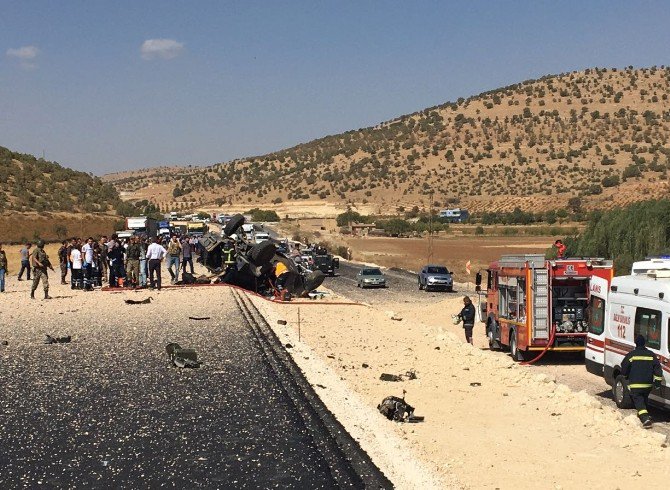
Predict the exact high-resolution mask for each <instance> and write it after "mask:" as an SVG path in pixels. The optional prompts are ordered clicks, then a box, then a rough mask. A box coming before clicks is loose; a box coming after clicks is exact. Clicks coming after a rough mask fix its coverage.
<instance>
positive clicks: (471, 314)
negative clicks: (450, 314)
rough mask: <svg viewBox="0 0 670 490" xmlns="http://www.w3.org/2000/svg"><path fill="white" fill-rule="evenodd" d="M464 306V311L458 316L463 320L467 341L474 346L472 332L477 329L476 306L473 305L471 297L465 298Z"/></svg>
mask: <svg viewBox="0 0 670 490" xmlns="http://www.w3.org/2000/svg"><path fill="white" fill-rule="evenodd" d="M463 305H464V306H463V309H462V310H461V312H460V313H459V314H458V316H459V318H460V319H461V320H463V329H464V330H465V340H466V341H467V342H468V344H472V343H473V342H472V330H473V329H474V328H475V305H473V304H472V300H471V299H470V297H469V296H465V297H464V298H463Z"/></svg>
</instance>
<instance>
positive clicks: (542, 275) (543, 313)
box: [533, 268, 549, 340]
mask: <svg viewBox="0 0 670 490" xmlns="http://www.w3.org/2000/svg"><path fill="white" fill-rule="evenodd" d="M533 284H534V285H535V291H534V294H533V319H534V321H533V338H534V339H542V340H549V318H548V316H549V271H548V270H547V269H546V268H542V269H533Z"/></svg>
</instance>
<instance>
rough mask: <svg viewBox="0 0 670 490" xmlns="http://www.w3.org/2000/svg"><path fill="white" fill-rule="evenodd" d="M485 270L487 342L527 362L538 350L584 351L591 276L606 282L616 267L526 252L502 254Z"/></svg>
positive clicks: (589, 260)
mask: <svg viewBox="0 0 670 490" xmlns="http://www.w3.org/2000/svg"><path fill="white" fill-rule="evenodd" d="M487 273H488V281H487V294H486V300H487V301H486V305H485V310H484V313H485V314H484V315H482V319H483V321H484V322H486V334H487V336H488V339H489V346H490V347H491V349H507V348H509V350H510V351H511V353H512V358H513V359H514V360H515V361H525V360H531V359H534V358H535V357H537V356H538V355H539V354H540V352H541V351H547V350H550V351H568V352H583V351H584V344H585V339H586V332H587V329H588V318H587V315H588V310H587V307H588V301H589V294H590V290H589V284H590V281H591V279H592V278H600V279H602V280H604V281H607V283H609V281H611V279H612V277H613V275H614V270H613V267H612V261H610V260H604V259H596V258H593V259H589V258H568V259H555V260H547V259H545V257H544V255H539V254H538V255H535V254H529V255H503V256H502V257H501V258H500V260H498V261H496V262H493V263H492V264H491V265H490V267H489V269H487Z"/></svg>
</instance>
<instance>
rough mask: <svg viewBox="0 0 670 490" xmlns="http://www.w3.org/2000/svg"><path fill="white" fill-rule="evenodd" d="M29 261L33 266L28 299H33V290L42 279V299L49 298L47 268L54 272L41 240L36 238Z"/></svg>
mask: <svg viewBox="0 0 670 490" xmlns="http://www.w3.org/2000/svg"><path fill="white" fill-rule="evenodd" d="M30 263H31V265H32V266H33V287H32V289H31V290H30V299H35V290H36V289H37V286H38V285H39V284H40V281H42V287H43V288H44V299H51V296H49V273H48V271H47V269H51V271H52V272H54V268H53V267H52V266H51V262H50V261H49V256H48V255H47V253H46V252H45V251H44V241H43V240H38V242H37V248H36V249H35V251H34V252H33V253H32V254H31V255H30Z"/></svg>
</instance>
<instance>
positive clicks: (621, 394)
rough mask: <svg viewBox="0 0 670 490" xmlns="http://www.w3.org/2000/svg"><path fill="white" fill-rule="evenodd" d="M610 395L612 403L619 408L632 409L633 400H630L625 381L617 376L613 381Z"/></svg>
mask: <svg viewBox="0 0 670 490" xmlns="http://www.w3.org/2000/svg"><path fill="white" fill-rule="evenodd" d="M612 395H613V396H614V403H616V406H617V407H619V408H633V400H631V399H630V393H628V387H627V386H626V379H625V378H624V377H623V376H621V375H619V376H617V377H616V379H615V380H614V386H612Z"/></svg>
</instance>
